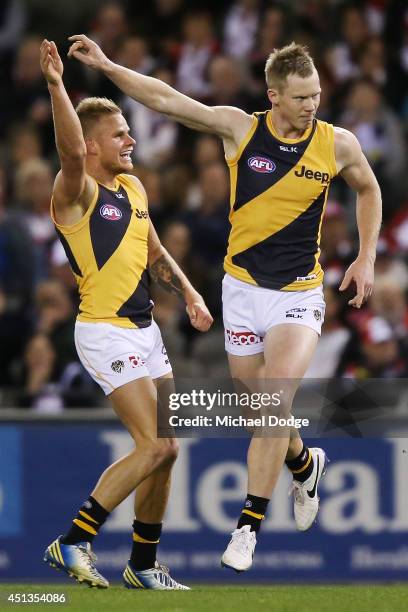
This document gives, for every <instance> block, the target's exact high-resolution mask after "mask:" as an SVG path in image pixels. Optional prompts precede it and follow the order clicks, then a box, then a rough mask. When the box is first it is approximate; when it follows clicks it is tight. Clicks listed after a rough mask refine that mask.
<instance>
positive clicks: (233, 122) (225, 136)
mask: <svg viewBox="0 0 408 612" xmlns="http://www.w3.org/2000/svg"><path fill="white" fill-rule="evenodd" d="M213 108H214V112H216V113H217V114H219V115H220V116H222V119H223V120H222V121H221V124H222V125H224V126H226V128H227V129H225V131H224V132H219V136H221V138H222V141H223V145H224V151H225V155H226V157H227V158H232V157H235V155H236V153H237V151H238V149H239V147H240V145H241V143H242V141H243V140H244V138H245V136H246V135H247V134H248V132H249V130H250V129H251V127H252V124H253V122H254V120H255V119H254V117H253V115H248V113H246V112H245V111H243V110H242V109H240V108H237V107H235V106H215V107H213Z"/></svg>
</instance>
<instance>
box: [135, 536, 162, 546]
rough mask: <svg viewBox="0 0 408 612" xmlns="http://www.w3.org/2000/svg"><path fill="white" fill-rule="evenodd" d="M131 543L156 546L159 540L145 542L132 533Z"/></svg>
mask: <svg viewBox="0 0 408 612" xmlns="http://www.w3.org/2000/svg"><path fill="white" fill-rule="evenodd" d="M133 541H134V542H139V544H158V543H159V542H160V539H159V540H145V539H144V538H142V537H141V536H140V535H138V534H137V533H134V534H133Z"/></svg>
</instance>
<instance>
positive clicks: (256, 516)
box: [237, 493, 269, 532]
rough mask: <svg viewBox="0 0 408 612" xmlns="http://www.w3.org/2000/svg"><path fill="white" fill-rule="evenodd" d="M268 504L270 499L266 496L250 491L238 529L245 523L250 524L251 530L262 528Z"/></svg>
mask: <svg viewBox="0 0 408 612" xmlns="http://www.w3.org/2000/svg"><path fill="white" fill-rule="evenodd" d="M268 504H269V499H266V497H257V496H256V495H250V494H249V493H248V495H247V498H246V500H245V505H244V508H243V509H242V512H241V516H240V517H239V520H238V525H237V529H241V527H243V526H244V525H250V526H251V531H256V532H258V531H259V530H260V528H261V522H262V519H263V518H264V517H265V513H266V508H267V507H268Z"/></svg>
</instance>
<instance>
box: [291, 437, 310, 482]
mask: <svg viewBox="0 0 408 612" xmlns="http://www.w3.org/2000/svg"><path fill="white" fill-rule="evenodd" d="M285 463H286V465H287V466H288V468H289V469H290V471H291V472H292V474H293V478H294V479H295V480H298V481H299V482H305V480H307V479H308V478H309V476H310V475H311V474H312V472H313V457H312V453H311V452H310V450H309V449H308V448H307V446H305V445H304V444H303V448H302V452H301V453H300V454H299V455H298V456H297V457H296V458H295V459H290V460H289V461H285Z"/></svg>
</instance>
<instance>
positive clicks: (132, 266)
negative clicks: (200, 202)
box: [51, 174, 153, 328]
mask: <svg viewBox="0 0 408 612" xmlns="http://www.w3.org/2000/svg"><path fill="white" fill-rule="evenodd" d="M95 182H96V181H95ZM51 216H52V219H53V221H54V224H55V227H56V230H57V233H58V236H59V238H60V240H61V242H62V245H63V247H64V250H65V253H66V255H67V258H68V260H69V263H70V265H71V268H72V271H73V272H74V275H75V278H76V280H77V283H78V287H79V294H80V298H81V302H80V305H79V314H78V317H77V318H78V320H79V321H83V322H86V323H92V322H103V323H111V324H113V325H117V326H119V327H127V328H135V327H148V326H149V325H150V324H151V320H152V316H151V310H152V308H153V302H152V301H151V299H150V293H149V275H148V271H147V237H148V233H149V219H148V217H149V214H148V210H147V201H146V198H145V196H144V195H143V194H142V193H141V192H140V190H139V188H138V186H137V184H136V182H135V180H134V179H133V177H131V176H129V175H126V174H120V175H118V176H117V177H116V186H115V189H108V188H107V187H105V186H104V185H101V184H99V183H96V191H95V195H94V197H93V201H92V202H91V205H90V206H89V208H88V210H87V211H86V213H85V215H84V216H83V217H82V219H81V220H80V221H78V223H75V225H70V226H64V225H60V224H58V223H57V222H56V221H55V216H54V210H53V202H52V201H51Z"/></svg>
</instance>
